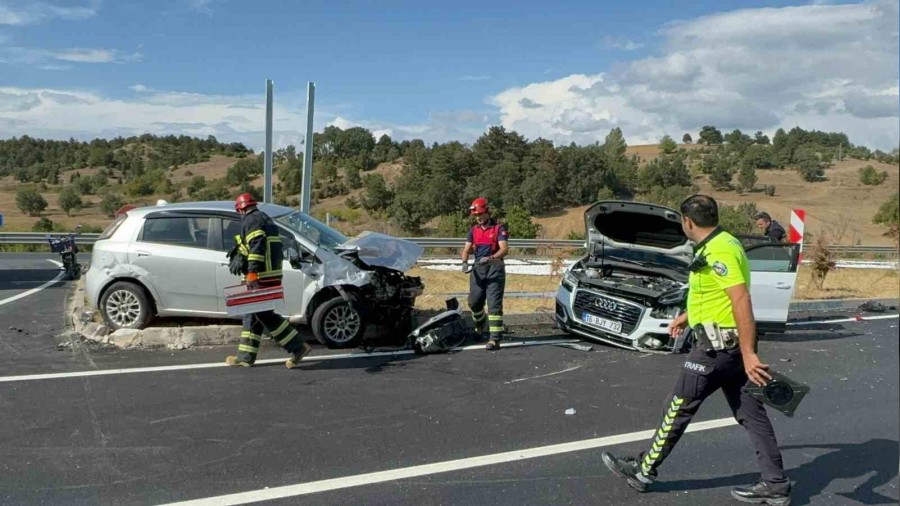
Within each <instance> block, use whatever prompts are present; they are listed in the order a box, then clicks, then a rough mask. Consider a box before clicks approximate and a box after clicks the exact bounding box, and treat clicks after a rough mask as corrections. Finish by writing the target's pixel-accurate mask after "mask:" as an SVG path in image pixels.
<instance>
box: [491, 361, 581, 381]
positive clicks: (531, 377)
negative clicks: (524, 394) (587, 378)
mask: <svg viewBox="0 0 900 506" xmlns="http://www.w3.org/2000/svg"><path fill="white" fill-rule="evenodd" d="M575 369H581V366H580V365H576V366H575V367H570V368H568V369H563V370H562V371H556V372H551V373H548V374H541V375H539V376H530V377H528V378H519V379H514V380H512V381H507V382H505V383H506V384H507V385H510V384H512V383H518V382H520V381H528V380H533V379H538V378H546V377H548V376H556V375H557V374H562V373H564V372H569V371H574V370H575Z"/></svg>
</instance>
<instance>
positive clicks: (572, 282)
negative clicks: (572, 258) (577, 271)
mask: <svg viewBox="0 0 900 506" xmlns="http://www.w3.org/2000/svg"><path fill="white" fill-rule="evenodd" d="M560 284H561V285H562V286H563V288H565V289H567V290H569V291H570V292H571V291H573V290H575V287H576V286H577V285H578V278H576V277H575V275H574V274H572V271H566V273H565V274H563V278H562V281H560Z"/></svg>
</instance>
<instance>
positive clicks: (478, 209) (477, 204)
mask: <svg viewBox="0 0 900 506" xmlns="http://www.w3.org/2000/svg"><path fill="white" fill-rule="evenodd" d="M489 210H490V208H488V201H487V199H486V198H484V197H478V198H477V199H475V200H473V201H472V205H470V206H469V214H471V215H472V216H474V215H476V214H482V213H486V212H488V211H489Z"/></svg>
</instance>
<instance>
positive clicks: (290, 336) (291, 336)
mask: <svg viewBox="0 0 900 506" xmlns="http://www.w3.org/2000/svg"><path fill="white" fill-rule="evenodd" d="M295 337H297V331H296V330H295V329H291V332H290V333H289V334H288V335H287V337H285V338H284V339H282V340H281V341H278V344H279V345H281V346H284V345H286V344H287V343H289V342H291V341H292V340H293V339H294V338H295Z"/></svg>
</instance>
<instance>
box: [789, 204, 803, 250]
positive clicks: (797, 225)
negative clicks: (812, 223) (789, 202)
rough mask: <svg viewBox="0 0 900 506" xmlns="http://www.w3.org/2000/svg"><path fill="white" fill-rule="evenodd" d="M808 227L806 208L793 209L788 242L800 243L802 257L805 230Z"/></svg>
mask: <svg viewBox="0 0 900 506" xmlns="http://www.w3.org/2000/svg"><path fill="white" fill-rule="evenodd" d="M805 228H806V210H805V209H792V210H791V223H790V226H789V227H788V242H791V243H794V244H799V245H800V258H801V259H802V258H803V232H804V229H805Z"/></svg>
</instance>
